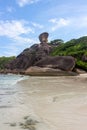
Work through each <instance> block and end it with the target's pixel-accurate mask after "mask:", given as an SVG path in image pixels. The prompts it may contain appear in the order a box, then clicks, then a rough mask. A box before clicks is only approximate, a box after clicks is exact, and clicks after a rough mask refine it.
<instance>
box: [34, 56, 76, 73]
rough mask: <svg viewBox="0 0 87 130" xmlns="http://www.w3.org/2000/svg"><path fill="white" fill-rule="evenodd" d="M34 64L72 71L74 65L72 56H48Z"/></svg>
mask: <svg viewBox="0 0 87 130" xmlns="http://www.w3.org/2000/svg"><path fill="white" fill-rule="evenodd" d="M35 66H39V67H49V68H54V69H61V70H65V71H72V70H73V68H74V67H75V59H74V58H73V57H72V56H55V57H52V56H48V57H46V58H44V59H42V60H40V61H38V62H37V63H35Z"/></svg>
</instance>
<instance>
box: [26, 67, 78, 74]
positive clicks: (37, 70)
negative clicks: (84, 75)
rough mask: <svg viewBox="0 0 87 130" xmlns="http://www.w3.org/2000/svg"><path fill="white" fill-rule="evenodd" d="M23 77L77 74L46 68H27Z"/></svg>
mask: <svg viewBox="0 0 87 130" xmlns="http://www.w3.org/2000/svg"><path fill="white" fill-rule="evenodd" d="M24 74H25V75H30V76H76V75H77V73H75V72H67V71H63V70H60V69H52V68H47V67H44V68H42V67H37V66H34V67H30V68H28V69H27V70H26V71H25V73H24Z"/></svg>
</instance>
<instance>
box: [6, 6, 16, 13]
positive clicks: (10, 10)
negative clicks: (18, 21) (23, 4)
mask: <svg viewBox="0 0 87 130" xmlns="http://www.w3.org/2000/svg"><path fill="white" fill-rule="evenodd" d="M13 11H15V9H14V8H13V7H11V6H8V7H7V12H9V13H12V12H13Z"/></svg>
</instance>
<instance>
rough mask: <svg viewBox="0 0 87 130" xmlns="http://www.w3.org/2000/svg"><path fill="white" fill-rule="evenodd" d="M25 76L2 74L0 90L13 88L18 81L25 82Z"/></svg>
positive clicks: (0, 76)
mask: <svg viewBox="0 0 87 130" xmlns="http://www.w3.org/2000/svg"><path fill="white" fill-rule="evenodd" d="M24 78H25V76H21V75H14V74H7V75H4V74H1V75H0V89H3V88H5V87H11V85H14V84H16V83H17V82H18V81H20V80H23V79H24Z"/></svg>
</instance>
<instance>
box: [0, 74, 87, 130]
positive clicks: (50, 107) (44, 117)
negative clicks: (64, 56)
mask: <svg viewBox="0 0 87 130" xmlns="http://www.w3.org/2000/svg"><path fill="white" fill-rule="evenodd" d="M15 86H16V90H15V92H14V94H13V95H12V96H11V97H10V96H7V99H5V100H6V101H7V102H6V106H5V105H2V107H1V108H0V130H21V129H22V128H21V126H20V122H21V123H24V122H25V119H24V117H25V116H29V118H31V119H32V120H36V121H38V123H36V124H35V125H34V129H32V128H30V129H29V128H28V130H35V129H36V130H87V74H84V75H80V76H76V77H69V76H67V77H63V76H62V77H29V79H27V80H24V81H21V82H19V83H17V84H16V85H15ZM15 86H14V87H15ZM12 91H13V90H12ZM10 125H11V126H10Z"/></svg>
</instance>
